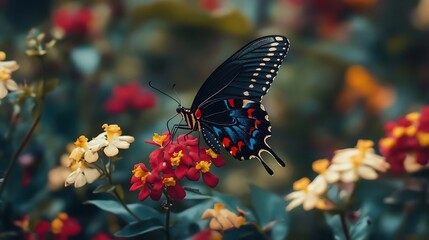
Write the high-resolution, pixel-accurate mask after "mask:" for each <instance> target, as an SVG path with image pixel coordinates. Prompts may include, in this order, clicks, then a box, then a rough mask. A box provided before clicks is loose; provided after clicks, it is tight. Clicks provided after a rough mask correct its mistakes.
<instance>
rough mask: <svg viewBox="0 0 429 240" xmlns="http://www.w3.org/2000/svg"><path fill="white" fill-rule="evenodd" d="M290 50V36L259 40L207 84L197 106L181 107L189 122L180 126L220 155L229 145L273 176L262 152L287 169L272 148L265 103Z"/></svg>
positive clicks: (237, 154)
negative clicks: (258, 162)
mask: <svg viewBox="0 0 429 240" xmlns="http://www.w3.org/2000/svg"><path fill="white" fill-rule="evenodd" d="M289 46H290V44H289V40H288V39H287V38H286V37H283V36H278V35H273V36H265V37H261V38H258V39H256V40H254V41H252V42H250V43H248V44H247V45H245V46H244V47H243V48H241V49H240V50H238V51H237V52H236V53H235V54H234V55H232V56H231V57H230V58H228V59H227V60H226V61H225V62H224V63H223V64H222V65H220V66H219V67H218V68H217V69H216V70H215V71H214V72H213V73H212V74H211V75H210V76H209V77H208V79H207V80H206V81H205V82H204V83H203V85H202V86H201V88H200V89H199V91H198V92H197V94H196V96H195V99H194V101H193V103H192V106H191V108H185V107H183V106H182V105H181V104H180V103H179V106H178V107H177V109H176V111H177V113H178V114H180V115H181V116H182V121H183V120H184V121H185V124H178V125H176V128H186V129H190V130H192V131H200V132H201V133H202V135H203V137H204V140H205V142H206V143H207V145H208V146H209V147H210V148H211V149H212V150H213V151H214V152H215V153H218V154H219V153H220V151H221V148H222V147H224V148H225V149H226V150H227V151H229V153H230V154H231V155H232V156H233V157H234V158H236V159H238V160H247V159H252V158H257V159H258V160H259V161H260V162H261V163H262V165H263V166H264V168H265V170H266V171H267V172H268V173H269V174H270V175H272V174H273V171H272V169H271V168H270V167H269V166H268V165H267V164H266V163H265V161H264V159H263V158H262V156H261V154H262V152H268V153H269V154H271V155H272V156H273V157H274V158H275V159H276V160H277V162H278V163H279V164H280V165H281V166H283V167H284V166H285V163H284V162H283V161H282V160H281V159H280V158H279V157H278V156H277V154H276V153H275V152H274V151H273V150H272V149H271V148H270V146H269V145H268V144H267V139H268V138H269V137H271V123H270V121H269V118H268V114H267V112H266V111H265V108H264V106H263V105H262V104H261V100H262V97H263V96H264V95H265V94H266V93H267V92H268V90H269V88H270V86H271V84H272V82H273V80H274V78H275V77H276V75H277V72H278V70H279V67H280V65H281V64H282V62H283V60H284V58H285V57H286V55H287V53H288V50H289Z"/></svg>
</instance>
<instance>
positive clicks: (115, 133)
mask: <svg viewBox="0 0 429 240" xmlns="http://www.w3.org/2000/svg"><path fill="white" fill-rule="evenodd" d="M101 127H102V128H103V129H104V131H105V132H106V133H107V141H109V142H111V141H112V140H113V139H114V138H116V137H119V136H121V135H122V131H121V128H120V127H119V126H118V125H117V124H111V125H108V124H106V123H105V124H103V126H101Z"/></svg>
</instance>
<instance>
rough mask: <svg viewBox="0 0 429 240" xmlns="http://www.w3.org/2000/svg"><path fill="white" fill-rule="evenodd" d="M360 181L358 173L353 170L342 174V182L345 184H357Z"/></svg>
mask: <svg viewBox="0 0 429 240" xmlns="http://www.w3.org/2000/svg"><path fill="white" fill-rule="evenodd" d="M358 179H359V177H358V175H357V173H356V172H355V171H354V170H353V169H351V170H348V171H346V172H343V173H342V174H341V181H343V182H345V183H351V182H356V181H357V180H358Z"/></svg>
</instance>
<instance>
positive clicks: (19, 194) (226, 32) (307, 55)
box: [0, 0, 429, 239]
mask: <svg viewBox="0 0 429 240" xmlns="http://www.w3.org/2000/svg"><path fill="white" fill-rule="evenodd" d="M428 16H429V1H427V0H420V1H418V0H409V1H402V0H394V1H387V0H236V1H228V0H168V1H167V0H87V1H83V0H81V1H71V0H38V1H28V0H0V29H1V34H0V50H1V51H4V52H6V53H7V55H8V58H9V59H14V60H16V61H17V62H18V63H19V65H20V69H19V70H18V71H17V72H15V73H14V80H15V81H17V82H18V83H19V84H23V83H25V82H27V83H31V81H33V80H34V79H40V78H41V74H42V73H41V70H40V69H41V68H40V63H39V62H38V61H36V60H35V59H32V58H28V57H27V56H26V55H25V42H26V37H27V34H28V32H29V31H30V29H32V28H34V27H36V28H38V29H40V30H41V31H44V32H47V33H50V34H55V31H58V29H60V30H61V31H62V32H63V34H64V37H63V38H62V40H60V41H58V43H57V45H56V46H55V48H54V49H53V50H52V51H51V52H50V53H49V54H48V55H47V57H46V68H47V76H46V78H47V79H48V80H54V79H56V80H58V81H57V87H56V89H55V90H54V91H52V92H50V93H49V94H48V95H47V96H46V100H45V106H44V109H43V115H42V120H41V124H40V126H39V127H38V129H36V134H35V135H34V137H33V138H32V139H31V141H30V144H29V145H28V146H27V148H26V150H25V153H24V154H23V155H22V156H21V157H20V159H19V164H18V165H17V166H16V167H15V168H14V170H13V172H12V174H13V175H12V180H11V181H10V182H9V183H8V186H7V187H6V189H5V193H4V194H3V200H4V202H3V205H2V209H1V211H2V221H3V223H2V226H1V227H2V228H4V229H14V225H13V220H16V219H19V218H20V217H21V216H23V215H25V214H29V215H31V216H35V217H46V216H48V217H51V218H53V217H54V216H55V215H56V214H57V213H58V212H61V211H63V212H68V213H70V214H71V215H72V216H73V217H75V218H77V219H78V220H79V222H80V224H81V225H82V226H84V229H85V231H84V232H83V233H82V234H81V236H84V237H85V238H89V237H90V236H93V235H95V234H96V233H97V232H99V231H105V232H110V233H112V232H115V231H117V230H118V229H119V226H120V225H121V222H120V220H118V219H117V218H115V217H113V216H112V215H109V214H106V213H104V212H101V211H99V210H96V208H94V207H93V206H91V205H82V202H83V201H85V200H88V199H94V198H100V196H96V197H94V195H93V194H92V193H91V191H92V190H93V188H95V187H94V186H87V187H85V188H82V189H74V188H65V189H64V188H62V187H61V186H62V182H61V181H60V183H59V184H58V183H54V182H53V181H54V180H55V178H56V177H55V176H59V175H60V174H59V173H58V172H57V174H55V175H53V177H48V176H50V175H49V172H50V171H52V169H56V168H58V167H59V166H60V165H61V163H60V158H61V155H62V154H64V153H66V146H67V145H68V144H69V143H72V142H74V140H75V139H76V138H77V137H78V136H80V135H82V134H85V135H86V136H95V135H96V134H98V133H99V132H101V128H100V126H101V125H102V124H103V123H116V124H119V125H120V126H121V128H122V130H123V132H124V133H125V134H126V135H132V136H134V137H135V138H136V141H135V143H134V144H133V145H132V146H131V149H130V150H129V151H127V152H125V153H124V156H123V160H121V161H119V162H118V163H117V171H116V173H115V174H116V175H114V178H115V181H116V182H118V183H122V185H123V186H124V188H125V189H128V188H129V178H130V176H131V172H130V171H131V170H132V166H133V165H134V164H135V163H138V162H141V161H147V159H148V155H149V153H150V151H151V150H152V149H151V148H150V147H148V145H145V144H144V140H145V139H150V138H151V137H152V135H153V133H154V132H158V133H162V132H164V131H166V121H167V120H168V119H169V118H170V117H171V116H173V115H174V114H175V109H176V103H175V102H174V101H172V100H171V99H169V98H166V97H165V96H163V95H160V94H158V93H153V92H151V91H150V88H149V87H148V82H149V81H153V83H154V85H156V86H157V87H159V88H161V89H163V90H164V91H166V92H167V93H169V94H173V89H172V85H173V84H176V88H175V89H176V91H177V93H178V96H179V97H180V99H181V101H182V103H183V105H184V106H185V107H186V106H187V107H189V106H190V105H191V103H192V100H193V98H194V96H195V94H196V92H197V90H198V89H199V86H200V85H201V84H202V83H203V82H204V80H205V79H206V78H207V77H208V76H209V74H210V73H211V72H212V71H213V70H214V69H215V68H216V67H217V66H218V65H220V64H221V63H222V62H223V61H224V60H225V59H226V58H228V57H229V56H230V55H232V54H233V53H234V52H235V51H236V50H237V49H239V48H240V47H241V46H243V45H244V44H245V43H247V42H249V41H251V40H253V39H255V38H257V37H259V36H262V35H269V34H280V35H284V36H286V37H288V38H289V40H290V42H291V49H290V51H289V56H287V58H286V60H285V62H284V63H283V65H282V67H281V69H280V71H279V74H278V76H277V77H276V80H275V82H274V84H273V86H272V88H271V89H270V91H269V93H268V94H267V96H266V97H264V100H263V103H264V105H265V106H266V109H267V111H268V113H269V114H270V120H271V123H272V125H273V136H272V138H271V139H270V145H271V146H272V147H273V149H274V150H275V151H276V152H277V154H278V155H279V156H281V157H282V158H283V159H284V160H286V162H287V166H286V168H281V167H279V166H276V164H275V163H274V161H269V164H270V166H272V167H273V169H274V171H275V175H274V176H268V175H267V174H266V172H265V170H264V169H263V168H262V167H261V166H260V164H259V163H258V162H257V161H246V162H239V161H236V160H235V159H233V158H232V157H230V156H229V154H227V153H225V154H223V156H224V157H225V158H227V165H226V166H225V167H223V168H222V169H217V172H216V174H217V175H218V176H219V178H220V184H219V185H218V187H217V188H216V190H217V191H219V192H222V193H224V194H229V195H232V196H233V197H235V198H238V199H240V200H241V201H242V202H244V203H245V204H249V203H250V197H249V187H248V183H249V182H251V183H253V184H255V185H257V186H259V187H261V188H263V189H267V190H270V191H273V192H276V193H278V194H279V195H284V194H286V193H288V192H290V190H291V186H292V183H293V181H294V180H296V179H298V178H301V177H303V176H310V177H312V176H314V173H311V163H312V162H313V161H314V160H316V159H319V158H330V157H331V156H332V155H333V152H334V150H336V149H340V148H345V147H351V146H354V144H355V142H356V140H357V139H359V138H364V139H371V140H374V141H375V142H377V141H378V140H379V139H380V138H381V137H382V136H383V135H384V125H385V123H386V122H387V121H389V120H394V119H397V118H398V117H399V116H401V115H404V114H405V113H408V112H411V111H419V110H420V109H421V107H422V106H423V105H425V104H427V103H428V100H429V45H428V42H429V38H428V37H429V32H428V30H429V17H428ZM136 95H138V96H140V97H134V96H136ZM124 96H125V97H124ZM14 97H15V96H14V95H13V94H11V95H9V96H8V97H7V98H5V99H2V100H1V104H0V119H1V121H0V132H1V133H2V137H1V138H0V146H1V149H0V150H1V158H0V173H1V174H3V172H4V171H5V169H6V167H7V165H8V163H9V159H10V158H11V156H12V154H13V151H14V150H15V149H16V147H17V145H18V144H19V142H20V141H21V140H22V138H23V136H24V134H25V132H26V131H27V129H28V128H29V126H30V124H31V121H30V120H29V119H30V118H31V106H32V105H33V104H34V103H33V102H31V101H27V102H26V103H25V104H23V105H22V109H20V114H19V116H18V117H17V118H16V119H15V118H14V117H11V116H13V113H14V112H15V111H16V110H14V107H13V105H12V104H11V102H13V100H14ZM124 98H126V99H127V100H124ZM176 121H177V122H178V121H179V118H176ZM11 126H16V127H14V130H13V131H12V132H13V134H12V136H9V135H10V134H9V133H10V131H11V130H10V129H11ZM2 171H3V172H2ZM58 178H59V177H58ZM402 185H403V179H399V180H392V179H388V180H381V181H379V182H377V183H375V184H374V183H373V182H371V183H367V182H361V183H360V185H359V188H360V189H362V191H359V190H358V191H357V193H356V194H358V195H359V198H358V199H359V201H360V202H359V203H358V204H359V206H361V207H362V209H363V210H362V211H363V212H364V213H362V214H363V215H364V214H365V215H366V216H370V217H371V219H372V220H371V221H372V225H373V226H372V228H371V229H372V230H371V238H372V239H386V238H393V237H395V236H396V237H398V236H407V235H411V233H416V232H422V231H425V228H426V227H427V225H426V226H421V225H415V224H414V223H413V221H407V219H416V218H420V217H422V218H427V216H424V215H420V214H421V213H419V212H418V211H417V210H416V209H418V207H416V205H412V206H411V207H410V206H409V203H408V200H403V201H402V202H401V203H398V202H397V201H396V202H395V204H389V205H388V204H385V202H384V200H383V199H384V198H385V197H386V196H388V195H390V194H392V193H394V192H395V191H398V189H399V188H400V186H402ZM126 192H127V191H126ZM400 195H401V196H405V195H406V194H405V195H402V194H400ZM104 197H105V198H106V199H108V198H109V196H104ZM126 197H127V198H126V199H127V201H128V202H137V201H138V200H137V196H136V194H130V193H126ZM101 198H103V196H101ZM147 202H149V200H147ZM148 204H154V203H148ZM260 204H263V203H260ZM404 205H406V207H404ZM413 206H414V207H413ZM425 207H426V208H427V206H425ZM253 208H258V206H253ZM404 209H407V210H406V211H405V210H404ZM278 211H284V210H283V208H281V209H278ZM3 216H5V217H3ZM404 219H405V220H404ZM289 224H290V225H289V231H288V236H289V237H288V238H289V239H317V238H319V239H320V238H322V237H321V236H323V237H326V238H331V237H332V232H331V230H330V229H329V228H328V227H327V225H326V224H325V223H324V218H323V215H322V214H320V212H317V211H313V212H303V211H301V210H297V211H294V212H292V213H291V217H290V221H289ZM15 228H16V227H15ZM416 229H417V230H416ZM398 234H399V235H398Z"/></svg>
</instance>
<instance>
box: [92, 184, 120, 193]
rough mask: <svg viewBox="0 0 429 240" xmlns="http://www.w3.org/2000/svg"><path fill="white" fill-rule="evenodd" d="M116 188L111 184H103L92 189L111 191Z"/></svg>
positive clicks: (100, 191)
mask: <svg viewBox="0 0 429 240" xmlns="http://www.w3.org/2000/svg"><path fill="white" fill-rule="evenodd" d="M114 189H115V186H112V185H109V184H101V185H99V186H98V187H96V188H95V189H94V191H92V192H93V193H105V192H111V191H113V190H114Z"/></svg>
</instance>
